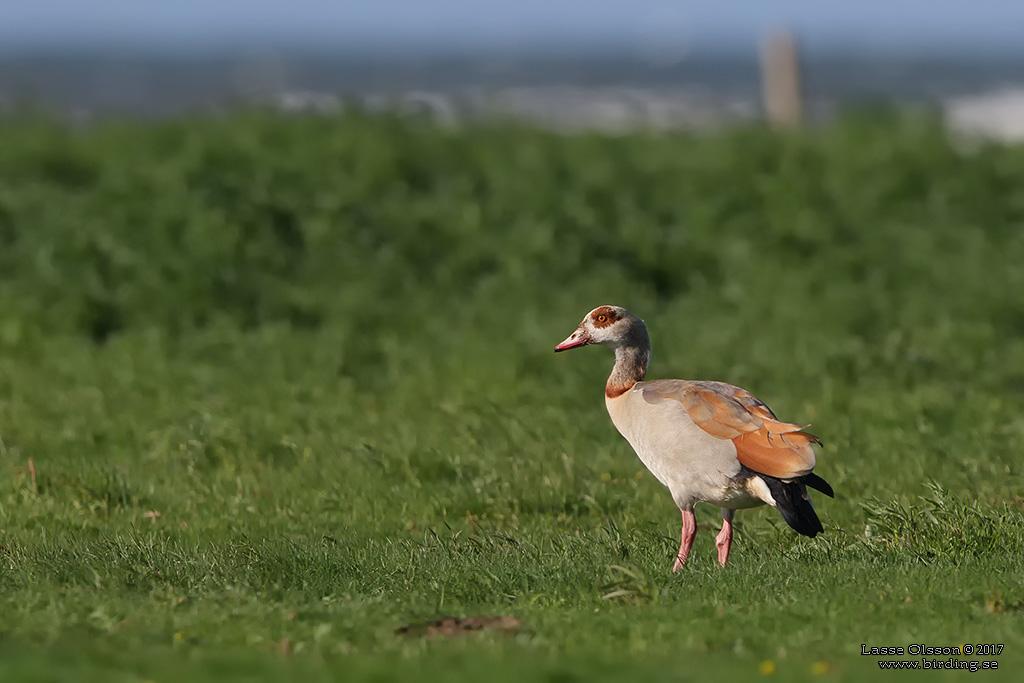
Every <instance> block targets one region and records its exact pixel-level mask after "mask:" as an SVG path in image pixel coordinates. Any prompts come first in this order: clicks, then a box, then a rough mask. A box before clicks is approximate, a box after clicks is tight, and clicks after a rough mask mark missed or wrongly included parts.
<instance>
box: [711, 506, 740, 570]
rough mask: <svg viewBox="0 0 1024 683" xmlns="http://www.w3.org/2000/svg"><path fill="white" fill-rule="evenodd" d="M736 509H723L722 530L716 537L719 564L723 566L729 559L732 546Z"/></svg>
mask: <svg viewBox="0 0 1024 683" xmlns="http://www.w3.org/2000/svg"><path fill="white" fill-rule="evenodd" d="M734 514H736V511H735V510H726V509H724V508H723V509H722V530H721V531H719V532H718V536H716V537H715V545H716V546H718V564H720V565H722V566H723V567H724V566H725V564H726V563H727V562H728V561H729V547H730V546H732V516H733V515H734Z"/></svg>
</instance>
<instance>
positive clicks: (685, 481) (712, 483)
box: [605, 383, 761, 508]
mask: <svg viewBox="0 0 1024 683" xmlns="http://www.w3.org/2000/svg"><path fill="white" fill-rule="evenodd" d="M641 385H642V383H638V384H636V385H635V386H634V387H633V388H632V389H630V390H629V391H627V392H625V393H624V394H622V395H621V396H618V397H616V398H607V397H606V398H605V405H606V406H607V408H608V414H609V415H610V416H611V418H612V423H613V424H614V425H615V428H616V429H618V430H619V433H620V434H622V436H623V437H625V439H626V441H628V442H629V445H630V446H632V447H633V450H634V451H636V454H637V455H638V456H639V457H640V460H642V461H643V463H644V465H646V466H647V469H649V470H650V471H651V474H653V475H654V476H655V477H656V478H657V479H658V481H660V482H661V483H662V484H664V485H665V486H667V487H668V488H669V490H670V491H671V492H672V497H673V499H674V500H675V502H676V504H677V505H679V507H680V508H692V507H693V505H694V503H697V502H699V501H707V502H710V503H714V504H716V505H720V506H721V507H728V508H741V507H750V506H751V505H759V504H760V502H761V501H755V500H753V499H752V498H751V497H750V496H749V494H748V493H747V492H746V490H745V489H743V488H738V487H736V486H735V485H734V484H733V482H732V479H733V477H735V476H736V474H738V473H739V471H740V462H739V460H738V459H737V457H736V448H735V446H733V444H732V441H730V440H729V439H721V438H718V437H715V436H712V435H711V434H708V433H707V432H705V431H704V430H703V429H701V428H700V427H698V426H697V425H695V424H694V423H693V420H691V419H690V416H689V414H688V413H687V412H686V410H684V409H683V406H682V405H681V404H680V403H679V401H676V400H672V399H667V400H661V401H657V402H654V403H649V402H647V401H646V400H644V398H643V395H642V394H641V391H640V389H641Z"/></svg>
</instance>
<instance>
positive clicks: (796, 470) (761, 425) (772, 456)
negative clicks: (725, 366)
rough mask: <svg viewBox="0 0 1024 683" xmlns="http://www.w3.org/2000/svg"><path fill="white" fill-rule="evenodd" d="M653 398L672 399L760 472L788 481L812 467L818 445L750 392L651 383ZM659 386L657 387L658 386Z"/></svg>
mask: <svg viewBox="0 0 1024 683" xmlns="http://www.w3.org/2000/svg"><path fill="white" fill-rule="evenodd" d="M650 384H651V385H655V386H652V387H651V390H652V393H653V394H655V395H656V397H657V398H658V399H666V398H674V399H676V400H678V401H679V402H680V403H681V404H682V406H683V408H684V409H685V410H686V412H687V414H689V416H690V419H691V420H693V422H694V424H696V425H697V426H698V427H700V428H701V429H703V430H704V431H705V432H707V433H708V434H711V435H712V436H716V437H718V438H720V439H730V440H731V441H732V442H733V445H735V446H736V456H737V458H739V461H740V463H742V464H743V465H745V466H747V467H749V468H750V469H752V470H754V471H755V472H759V473H761V474H766V475H768V476H770V477H778V478H779V479H792V478H794V477H800V476H803V475H805V474H808V473H809V472H810V471H811V470H812V469H813V468H814V449H813V448H811V444H818V445H820V444H821V440H820V439H818V437H816V436H814V435H813V434H808V433H807V432H805V431H803V430H804V427H802V426H800V425H798V424H792V423H789V422H780V421H779V420H778V419H777V418H776V417H775V414H774V413H773V412H772V411H771V409H770V408H769V407H768V406H767V405H765V403H764V402H763V401H761V400H759V399H758V398H757V397H755V396H754V395H752V394H751V393H749V392H747V391H744V390H743V389H740V388H739V387H734V386H732V385H731V384H725V383H724V382H671V381H669V382H664V384H663V383H662V382H651V383H650ZM662 384H663V386H657V385H662Z"/></svg>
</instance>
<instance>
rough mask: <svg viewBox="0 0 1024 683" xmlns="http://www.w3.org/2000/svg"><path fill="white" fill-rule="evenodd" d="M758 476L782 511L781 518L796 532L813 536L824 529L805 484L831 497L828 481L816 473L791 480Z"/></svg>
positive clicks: (831, 492)
mask: <svg viewBox="0 0 1024 683" xmlns="http://www.w3.org/2000/svg"><path fill="white" fill-rule="evenodd" d="M760 477H761V479H762V480H763V481H764V483H765V484H767V485H768V490H769V491H771V492H772V498H774V499H775V507H776V508H777V509H778V511H779V512H780V513H782V518H783V519H784V520H786V524H788V525H789V526H791V527H793V529H794V530H795V531H796V532H797V533H800V534H803V535H804V536H810V537H811V538H814V537H815V536H817V535H818V534H820V533H821V532H822V531H824V530H825V529H824V528H822V526H821V520H819V519H818V514H817V513H816V512H815V511H814V505H813V504H812V503H811V497H810V496H808V495H807V486H810V487H811V488H813V489H817V490H819V491H821V492H822V493H824V494H825V495H827V496H829V497H830V498H831V497H834V496H833V491H832V487H831V486H829V485H828V482H826V481H825V480H824V479H822V478H821V477H819V476H818V475H816V474H808V475H806V476H803V477H800V478H799V479H794V480H793V481H782V480H781V479H776V478H775V477H767V476H765V475H763V474H762V475H760Z"/></svg>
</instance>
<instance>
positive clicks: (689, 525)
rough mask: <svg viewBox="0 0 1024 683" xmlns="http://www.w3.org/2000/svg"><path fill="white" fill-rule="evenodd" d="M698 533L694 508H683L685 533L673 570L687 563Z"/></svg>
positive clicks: (677, 569) (675, 570)
mask: <svg viewBox="0 0 1024 683" xmlns="http://www.w3.org/2000/svg"><path fill="white" fill-rule="evenodd" d="M696 535H697V517H696V516H695V515H694V514H693V510H692V509H690V510H683V534H682V541H680V543H679V554H678V555H676V563H675V564H674V565H672V571H674V572H677V571H679V570H680V569H682V568H683V565H684V564H686V558H687V556H688V555H689V554H690V548H692V547H693V539H694V537H696Z"/></svg>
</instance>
